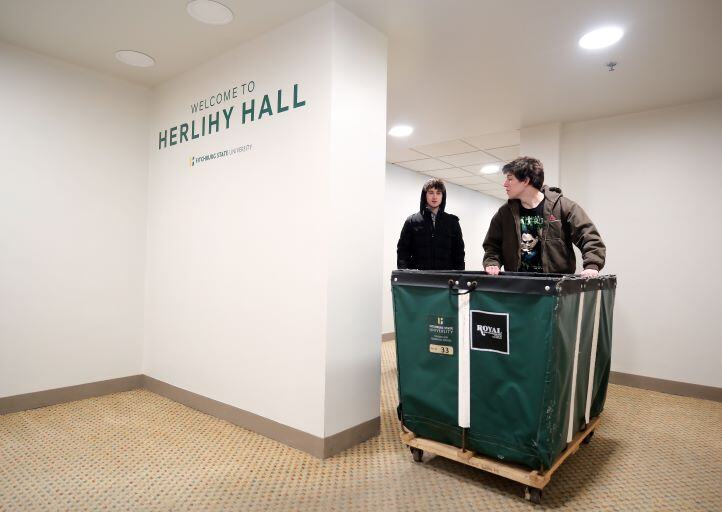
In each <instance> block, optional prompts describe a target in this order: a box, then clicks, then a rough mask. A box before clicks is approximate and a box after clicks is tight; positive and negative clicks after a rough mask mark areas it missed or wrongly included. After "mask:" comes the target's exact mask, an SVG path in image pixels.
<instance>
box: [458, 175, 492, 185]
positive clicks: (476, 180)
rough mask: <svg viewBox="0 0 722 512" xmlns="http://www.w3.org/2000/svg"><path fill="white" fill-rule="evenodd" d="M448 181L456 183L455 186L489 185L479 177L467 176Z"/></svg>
mask: <svg viewBox="0 0 722 512" xmlns="http://www.w3.org/2000/svg"><path fill="white" fill-rule="evenodd" d="M448 181H450V182H452V183H456V184H457V185H464V186H469V187H470V186H472V185H477V184H482V183H489V182H488V181H486V180H485V179H484V178H482V177H481V176H467V177H464V178H449V179H448Z"/></svg>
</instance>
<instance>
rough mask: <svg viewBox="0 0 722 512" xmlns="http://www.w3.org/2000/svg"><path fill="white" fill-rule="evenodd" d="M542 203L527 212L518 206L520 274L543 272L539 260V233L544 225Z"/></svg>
mask: <svg viewBox="0 0 722 512" xmlns="http://www.w3.org/2000/svg"><path fill="white" fill-rule="evenodd" d="M544 201H546V199H543V200H542V202H541V203H539V204H538V205H537V206H536V208H532V209H530V210H527V209H526V208H524V207H523V206H522V205H521V204H520V205H519V217H520V222H519V227H520V230H521V261H520V264H519V271H520V272H543V271H544V270H543V269H542V259H541V250H542V246H541V240H540V238H539V232H540V231H541V227H542V225H543V224H544Z"/></svg>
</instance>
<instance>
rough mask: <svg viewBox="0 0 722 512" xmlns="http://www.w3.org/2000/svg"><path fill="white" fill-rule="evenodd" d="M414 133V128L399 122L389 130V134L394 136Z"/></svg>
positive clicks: (405, 135) (406, 135)
mask: <svg viewBox="0 0 722 512" xmlns="http://www.w3.org/2000/svg"><path fill="white" fill-rule="evenodd" d="M412 133H414V129H413V128H412V127H411V126H408V125H405V124H397V125H396V126H394V127H393V128H391V129H390V130H389V135H391V136H392V137H408V136H409V135H411V134H412Z"/></svg>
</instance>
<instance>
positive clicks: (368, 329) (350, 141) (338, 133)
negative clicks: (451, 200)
mask: <svg viewBox="0 0 722 512" xmlns="http://www.w3.org/2000/svg"><path fill="white" fill-rule="evenodd" d="M332 7H333V10H334V17H333V53H332V77H331V80H332V89H331V98H330V100H331V105H332V111H331V116H332V118H331V128H330V129H331V172H330V174H329V200H330V204H329V209H328V211H327V213H326V214H325V215H328V222H329V251H330V253H329V256H330V258H329V261H328V272H329V275H328V287H327V300H328V305H327V333H328V334H327V336H328V337H327V341H326V382H325V395H326V403H325V409H326V419H325V433H326V435H332V434H334V433H337V432H341V431H343V430H345V429H347V428H350V427H353V426H355V425H358V424H360V423H363V422H365V421H368V420H370V419H373V418H376V417H377V416H378V415H379V410H380V399H381V392H380V391H381V390H380V386H381V380H380V368H381V351H380V349H379V344H378V343H376V342H375V341H377V340H378V335H379V330H380V328H381V283H380V282H379V280H378V275H379V274H380V273H381V271H382V265H381V254H382V250H383V249H382V248H383V232H382V231H381V226H382V225H383V214H384V212H383V191H384V168H385V155H386V54H387V47H386V37H385V36H383V35H382V34H381V33H379V32H377V31H376V30H374V29H372V28H371V27H370V26H369V25H367V24H366V23H363V22H362V21H360V20H359V19H358V18H357V17H356V16H354V15H352V14H351V13H350V12H348V11H346V10H345V9H343V8H340V7H338V6H332ZM360 141H362V143H360Z"/></svg>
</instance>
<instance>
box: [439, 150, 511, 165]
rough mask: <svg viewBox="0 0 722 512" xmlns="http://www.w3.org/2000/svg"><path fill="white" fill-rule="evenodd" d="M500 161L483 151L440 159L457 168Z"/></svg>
mask: <svg viewBox="0 0 722 512" xmlns="http://www.w3.org/2000/svg"><path fill="white" fill-rule="evenodd" d="M498 159H499V158H498V157H493V156H491V155H488V154H486V153H484V152H483V151H472V152H470V153H461V154H458V155H449V156H444V157H440V158H439V160H441V161H443V162H447V163H450V164H452V165H455V166H457V167H462V166H465V165H475V164H489V163H491V162H496V161H497V160H498Z"/></svg>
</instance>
